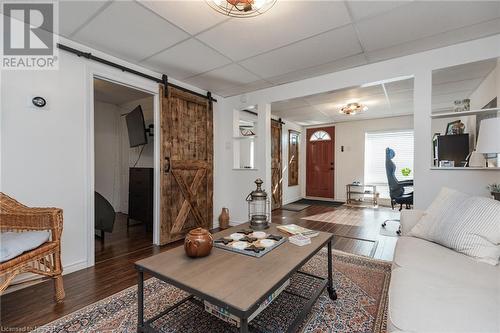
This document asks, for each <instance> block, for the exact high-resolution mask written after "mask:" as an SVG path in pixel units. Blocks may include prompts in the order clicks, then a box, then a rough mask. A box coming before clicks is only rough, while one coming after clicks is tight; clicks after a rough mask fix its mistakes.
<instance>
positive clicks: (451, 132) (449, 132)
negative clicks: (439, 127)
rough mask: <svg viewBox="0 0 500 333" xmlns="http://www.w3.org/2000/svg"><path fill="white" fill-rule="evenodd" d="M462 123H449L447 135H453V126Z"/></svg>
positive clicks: (458, 121)
mask: <svg viewBox="0 0 500 333" xmlns="http://www.w3.org/2000/svg"><path fill="white" fill-rule="evenodd" d="M461 122H462V121H461V120H454V121H452V122H451V123H448V125H446V132H445V133H446V135H453V126H454V125H456V124H460V123H461Z"/></svg>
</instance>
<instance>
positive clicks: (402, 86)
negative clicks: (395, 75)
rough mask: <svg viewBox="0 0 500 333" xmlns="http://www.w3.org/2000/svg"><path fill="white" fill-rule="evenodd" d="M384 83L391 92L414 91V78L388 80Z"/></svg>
mask: <svg viewBox="0 0 500 333" xmlns="http://www.w3.org/2000/svg"><path fill="white" fill-rule="evenodd" d="M384 85H385V89H386V90H387V92H388V93H389V94H390V93H395V92H398V91H404V90H412V91H413V79H408V80H399V81H393V82H387V83H385V84H384Z"/></svg>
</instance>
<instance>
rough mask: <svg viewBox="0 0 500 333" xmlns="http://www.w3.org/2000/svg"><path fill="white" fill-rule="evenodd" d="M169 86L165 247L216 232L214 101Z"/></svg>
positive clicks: (164, 109)
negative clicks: (194, 233)
mask: <svg viewBox="0 0 500 333" xmlns="http://www.w3.org/2000/svg"><path fill="white" fill-rule="evenodd" d="M163 89H164V88H163V87H162V88H161V89H160V90H161V91H160V96H162V102H161V113H160V124H161V139H160V141H161V163H162V165H161V168H160V170H161V196H160V197H161V203H160V207H161V222H160V243H161V244H162V245H163V244H167V243H170V242H173V241H176V240H178V239H182V238H184V236H185V234H186V233H187V232H188V231H189V230H191V229H193V228H196V227H203V228H205V229H211V228H212V220H213V219H212V215H213V212H212V197H213V194H212V192H213V178H212V170H213V127H212V125H213V120H212V112H213V111H212V105H211V102H209V100H208V99H205V98H202V97H199V96H196V95H193V94H190V93H187V92H184V91H181V90H179V89H175V88H173V87H170V86H169V87H168V89H167V90H168V94H167V97H165V95H164V93H163Z"/></svg>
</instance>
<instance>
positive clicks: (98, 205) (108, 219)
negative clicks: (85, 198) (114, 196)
mask: <svg viewBox="0 0 500 333" xmlns="http://www.w3.org/2000/svg"><path fill="white" fill-rule="evenodd" d="M94 198H95V207H94V209H95V214H94V218H95V223H94V224H95V225H94V228H95V229H96V230H100V231H101V235H100V237H101V240H102V241H104V232H113V226H114V224H115V215H116V214H115V210H114V209H113V206H111V204H110V203H109V201H108V200H106V198H104V197H103V196H102V195H101V194H99V193H97V192H95V194H94ZM96 236H97V235H96Z"/></svg>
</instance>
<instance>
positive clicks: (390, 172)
mask: <svg viewBox="0 0 500 333" xmlns="http://www.w3.org/2000/svg"><path fill="white" fill-rule="evenodd" d="M394 156H396V153H395V152H394V150H393V149H391V148H386V149H385V172H386V174H387V182H388V183H389V192H390V197H391V207H392V209H394V205H399V211H401V210H402V209H403V205H405V207H406V209H410V208H411V206H412V205H413V191H411V192H410V191H408V190H405V189H406V188H408V187H412V186H413V180H403V181H399V180H398V179H397V178H396V175H395V173H396V165H395V164H394V162H393V161H392V159H393V158H394ZM388 221H397V222H399V220H385V221H384V223H382V227H385V226H386V225H387V222H388ZM397 233H398V234H400V233H401V231H400V230H398V231H397Z"/></svg>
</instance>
